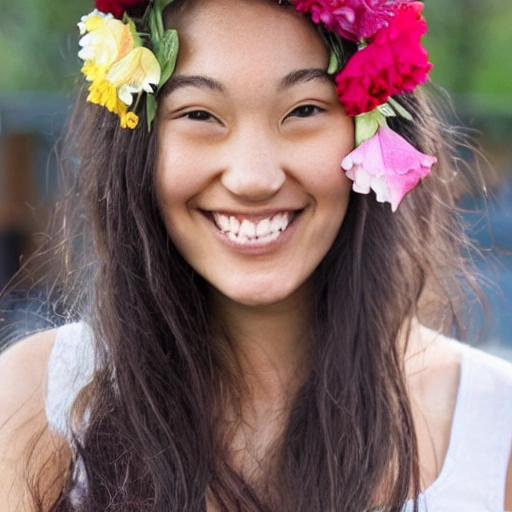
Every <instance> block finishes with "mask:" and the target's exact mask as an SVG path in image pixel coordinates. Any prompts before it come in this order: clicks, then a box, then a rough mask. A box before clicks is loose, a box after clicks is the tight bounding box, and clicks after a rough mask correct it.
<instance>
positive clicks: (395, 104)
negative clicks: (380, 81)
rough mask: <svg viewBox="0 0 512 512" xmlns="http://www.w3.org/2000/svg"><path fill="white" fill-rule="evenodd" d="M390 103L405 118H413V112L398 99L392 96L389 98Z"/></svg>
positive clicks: (408, 119) (410, 119)
mask: <svg viewBox="0 0 512 512" xmlns="http://www.w3.org/2000/svg"><path fill="white" fill-rule="evenodd" d="M388 103H389V105H390V106H391V108H393V109H394V110H395V112H396V113H397V114H398V115H399V116H401V117H403V118H404V119H407V121H412V120H413V119H412V116H411V114H410V113H409V112H408V111H407V110H406V109H405V108H404V107H402V105H400V103H398V101H396V100H395V99H393V98H391V97H390V98H389V99H388Z"/></svg>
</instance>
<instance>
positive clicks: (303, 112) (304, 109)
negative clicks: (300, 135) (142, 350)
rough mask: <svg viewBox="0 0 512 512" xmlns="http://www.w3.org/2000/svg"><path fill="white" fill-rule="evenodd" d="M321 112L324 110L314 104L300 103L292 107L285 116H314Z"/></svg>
mask: <svg viewBox="0 0 512 512" xmlns="http://www.w3.org/2000/svg"><path fill="white" fill-rule="evenodd" d="M321 112H324V110H323V109H322V108H320V107H317V106H316V105H301V106H300V107H297V108H295V109H293V110H292V111H291V112H290V113H289V114H288V115H287V116H286V117H299V118H304V117H311V116H314V115H316V114H319V113H321Z"/></svg>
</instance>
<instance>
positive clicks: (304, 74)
mask: <svg viewBox="0 0 512 512" xmlns="http://www.w3.org/2000/svg"><path fill="white" fill-rule="evenodd" d="M318 79H320V80H325V81H327V82H329V83H332V77H331V76H330V75H329V74H328V73H327V71H325V70H324V69H321V68H307V69H297V70H295V71H291V72H290V73H288V74H287V75H286V76H285V77H283V78H282V79H281V80H279V82H278V85H277V88H278V90H280V91H281V90H283V89H289V88H291V87H293V86H295V85H298V84H301V83H306V82H311V81H312V80H318ZM184 87H198V88H200V89H209V90H211V91H215V92H220V93H225V92H226V88H225V87H224V86H223V85H222V84H221V83H220V82H219V81H217V80H215V79H213V78H210V77H207V76H202V75H173V76H171V78H170V79H169V80H168V81H167V83H166V84H165V85H164V87H163V88H162V90H161V91H160V94H159V97H160V98H163V97H166V96H168V95H169V94H171V93H172V92H174V91H176V90H177V89H181V88H184Z"/></svg>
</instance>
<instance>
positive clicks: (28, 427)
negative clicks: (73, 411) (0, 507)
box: [0, 330, 69, 510]
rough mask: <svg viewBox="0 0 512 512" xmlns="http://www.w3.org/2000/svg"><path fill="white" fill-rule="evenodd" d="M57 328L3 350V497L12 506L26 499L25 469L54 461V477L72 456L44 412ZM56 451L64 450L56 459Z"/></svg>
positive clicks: (0, 462) (0, 459)
mask: <svg viewBox="0 0 512 512" xmlns="http://www.w3.org/2000/svg"><path fill="white" fill-rule="evenodd" d="M56 334H57V330H50V331H45V332H40V333H37V334H35V335H33V336H31V337H29V338H27V339H25V340H23V341H20V342H18V343H16V344H14V345H13V346H11V347H10V348H8V349H7V350H6V351H5V352H3V353H2V354H1V355H0V502H1V503H9V504H11V503H12V505H11V506H10V507H8V509H9V510H11V509H12V510H14V509H15V508H14V507H15V506H16V507H19V506H20V505H19V503H20V502H22V503H25V502H24V501H23V500H24V499H25V498H26V496H25V494H26V490H25V488H24V487H25V486H24V485H23V482H24V481H25V480H26V478H27V476H26V473H27V469H29V468H30V469H32V470H33V471H34V474H37V473H38V472H40V471H41V468H42V465H43V464H45V463H50V462H51V464H50V465H48V467H51V468H52V470H51V471H49V473H54V474H53V475H48V477H49V478H48V481H52V480H55V477H57V475H58V473H59V472H60V471H62V468H63V467H64V465H63V462H64V460H65V459H66V458H67V460H68V461H69V453H68V452H67V449H66V447H65V443H64V442H63V441H62V440H61V439H60V438H58V437H57V436H55V435H54V434H52V433H51V432H50V431H49V430H48V428H47V420H46V414H45V401H46V384H47V377H48V361H49V359H50V354H51V351H52V348H53V346H54V343H55V338H56ZM55 454H60V455H59V457H58V459H56V458H55ZM38 466H39V467H38ZM15 500H16V501H15ZM15 502H16V503H17V505H14V503H15ZM26 507H27V505H24V506H23V510H25V509H26ZM16 509H19V508H16Z"/></svg>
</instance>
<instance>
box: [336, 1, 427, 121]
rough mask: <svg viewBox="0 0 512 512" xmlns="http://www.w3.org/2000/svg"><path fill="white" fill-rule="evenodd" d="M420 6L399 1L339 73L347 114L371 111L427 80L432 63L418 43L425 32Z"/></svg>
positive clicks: (341, 98)
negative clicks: (375, 31)
mask: <svg viewBox="0 0 512 512" xmlns="http://www.w3.org/2000/svg"><path fill="white" fill-rule="evenodd" d="M422 9H423V4H422V3H420V2H411V3H408V4H402V5H401V6H400V8H399V9H398V11H397V13H396V15H395V16H394V17H393V18H392V19H391V21H390V22H389V25H388V26H387V27H385V28H382V29H381V30H380V31H379V32H377V34H376V35H375V37H374V38H373V40H372V41H371V42H370V44H369V45H368V46H366V47H365V48H363V49H362V50H359V51H358V52H356V53H355V55H353V56H352V57H351V58H350V60H349V61H348V63H347V64H346V66H345V67H344V68H343V69H342V70H341V71H340V72H339V73H338V75H337V76H336V84H337V91H338V96H339V98H340V102H341V104H342V105H344V106H345V108H346V109H347V113H348V114H349V115H350V116H356V115H359V114H363V113H365V112H370V111H371V110H373V109H374V108H376V107H377V106H379V105H382V104H383V103H385V102H386V101H387V100H388V98H389V97H390V96H392V95H394V94H403V93H405V92H410V91H412V90H413V89H414V88H415V87H416V86H417V85H419V84H421V83H423V82H425V81H426V80H427V79H428V73H429V72H430V70H431V69H432V64H431V63H430V62H428V54H427V51H426V50H425V48H424V47H423V46H422V45H421V37H422V35H423V34H425V33H426V32H427V24H426V22H425V20H424V19H423V17H422V16H421V11H422Z"/></svg>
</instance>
